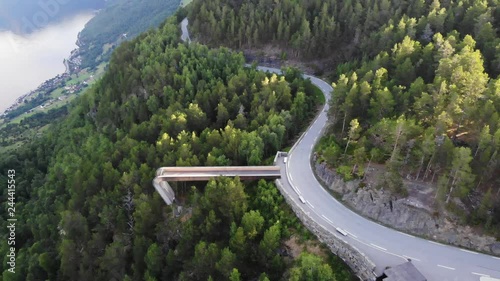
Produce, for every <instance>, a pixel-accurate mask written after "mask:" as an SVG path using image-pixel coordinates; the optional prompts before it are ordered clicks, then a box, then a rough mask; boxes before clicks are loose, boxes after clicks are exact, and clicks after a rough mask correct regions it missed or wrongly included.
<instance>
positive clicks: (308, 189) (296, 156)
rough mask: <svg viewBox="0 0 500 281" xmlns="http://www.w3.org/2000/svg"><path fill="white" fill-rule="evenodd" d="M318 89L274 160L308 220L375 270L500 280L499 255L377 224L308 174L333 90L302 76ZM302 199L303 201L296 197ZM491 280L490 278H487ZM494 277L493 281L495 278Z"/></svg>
mask: <svg viewBox="0 0 500 281" xmlns="http://www.w3.org/2000/svg"><path fill="white" fill-rule="evenodd" d="M187 25H188V22H187V19H185V20H184V21H183V22H182V24H181V28H182V34H183V40H186V39H188V40H189V41H190V39H189V32H188V30H187ZM258 68H259V69H260V70H263V71H269V72H275V73H280V72H281V71H280V70H279V69H275V68H268V67H258ZM305 77H306V78H309V79H311V81H312V82H313V83H314V84H315V85H316V86H317V87H319V88H320V89H321V91H322V92H323V94H324V95H325V97H326V100H327V103H326V105H325V106H324V108H323V109H322V111H321V112H320V114H319V115H318V116H317V118H316V119H315V120H314V121H313V123H312V124H311V125H310V127H309V128H308V129H307V131H306V132H305V133H304V134H303V135H302V136H301V138H300V139H299V141H298V142H297V143H296V144H295V145H294V147H293V148H292V150H291V151H290V153H289V156H288V161H287V163H286V165H285V164H284V163H283V158H280V159H278V164H279V165H280V166H281V167H283V168H285V166H286V170H282V171H285V173H286V177H282V179H281V182H282V185H283V188H285V190H287V192H288V193H289V194H294V195H293V196H292V197H293V199H294V201H295V203H296V204H302V205H301V207H302V208H303V209H304V210H305V211H306V213H308V214H309V217H310V219H312V220H314V221H316V222H317V223H318V224H320V225H323V226H324V227H325V228H327V229H328V230H330V231H331V232H335V231H336V228H337V227H339V228H341V229H343V230H344V231H345V232H346V233H347V234H348V235H347V236H346V237H344V238H345V240H346V241H347V242H348V243H350V244H352V245H354V246H355V247H356V248H357V249H359V250H360V251H362V252H363V253H364V254H365V255H366V256H368V257H369V258H370V259H371V260H372V261H373V262H374V263H375V264H376V266H377V268H376V273H377V274H380V273H382V271H383V269H384V268H385V267H387V266H393V265H397V264H401V263H403V262H405V261H406V260H407V259H411V260H412V263H413V264H414V265H415V266H416V267H417V268H418V269H419V270H420V272H422V274H423V275H424V276H425V277H426V278H427V280H429V281H469V280H481V281H500V258H498V257H493V256H489V255H485V254H481V253H476V252H471V251H468V250H464V249H460V248H456V247H452V246H447V245H443V244H439V243H436V242H433V241H429V240H425V239H421V238H418V237H414V236H411V235H409V234H405V233H402V232H399V231H397V230H394V229H390V228H387V227H384V226H382V225H379V224H377V223H375V222H373V221H370V220H368V219H365V218H363V217H361V216H360V215H358V214H356V213H354V212H352V211H351V210H350V209H348V208H347V207H345V206H344V205H342V204H341V203H339V202H338V201H337V200H335V198H333V197H332V196H331V195H330V194H328V193H327V192H326V191H325V190H324V189H323V187H322V186H321V184H320V183H319V182H318V181H317V180H316V178H315V177H314V174H313V171H312V167H311V165H310V158H311V154H312V151H313V148H314V144H315V143H316V141H317V140H318V138H319V137H320V136H321V134H322V131H323V128H324V127H325V125H326V122H327V117H326V112H327V111H328V100H330V93H331V92H332V91H333V88H332V87H331V86H330V84H328V83H326V82H325V81H323V80H321V79H319V78H317V77H313V76H309V75H305ZM299 195H301V196H302V197H303V198H304V199H305V202H306V203H305V204H304V203H302V202H301V201H300V200H299ZM493 278H495V279H493ZM496 278H498V279H496Z"/></svg>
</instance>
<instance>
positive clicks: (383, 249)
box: [370, 243, 387, 251]
mask: <svg viewBox="0 0 500 281" xmlns="http://www.w3.org/2000/svg"><path fill="white" fill-rule="evenodd" d="M370 245H372V246H373V247H375V248H379V249H380V250H382V251H387V249H386V248H382V247H380V246H378V245H375V244H373V243H370Z"/></svg>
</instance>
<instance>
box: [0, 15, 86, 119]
mask: <svg viewBox="0 0 500 281" xmlns="http://www.w3.org/2000/svg"><path fill="white" fill-rule="evenodd" d="M92 16H93V14H92V13H91V12H85V13H80V14H78V15H76V16H73V17H71V18H70V19H68V20H65V21H62V22H60V23H58V24H55V25H51V26H48V27H46V28H44V29H43V30H41V31H38V32H36V33H33V34H30V35H28V36H19V35H15V34H13V33H11V32H10V31H3V32H0V113H2V112H3V111H4V110H5V109H6V108H8V107H9V106H10V105H11V104H13V103H14V101H15V100H16V99H17V98H18V97H20V96H22V95H24V94H26V93H28V92H29V91H31V90H34V89H36V88H37V87H38V86H39V85H40V84H41V83H43V82H44V81H45V80H47V79H50V78H52V77H54V76H56V75H57V74H61V73H63V72H64V71H65V67H64V64H63V60H64V59H65V58H68V57H69V55H70V53H71V51H72V50H73V49H75V48H76V44H75V42H76V39H77V35H78V32H80V31H81V30H82V29H83V27H84V26H85V24H86V23H87V22H88V21H89V20H90V19H91V18H92Z"/></svg>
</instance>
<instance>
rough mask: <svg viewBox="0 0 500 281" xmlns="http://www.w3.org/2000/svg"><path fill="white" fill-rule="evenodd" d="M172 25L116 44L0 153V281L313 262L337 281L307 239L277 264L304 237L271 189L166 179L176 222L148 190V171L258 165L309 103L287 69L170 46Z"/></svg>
mask: <svg viewBox="0 0 500 281" xmlns="http://www.w3.org/2000/svg"><path fill="white" fill-rule="evenodd" d="M176 20H177V17H173V18H171V19H170V20H168V21H167V22H166V23H164V24H162V25H161V27H160V28H159V29H158V30H154V31H150V32H148V33H146V34H142V35H140V36H139V37H138V38H137V39H136V40H132V41H130V42H125V43H123V44H122V46H121V47H119V48H118V49H117V50H116V52H115V53H114V55H113V57H112V60H111V63H110V66H109V70H108V71H107V73H106V74H105V75H104V77H103V78H102V79H101V80H100V81H99V82H98V83H97V84H96V85H95V86H93V87H92V88H91V89H90V90H89V91H87V92H86V93H85V94H84V95H82V96H81V97H80V98H79V99H78V100H77V101H76V102H75V103H73V104H72V107H71V108H70V113H69V116H68V117H67V118H66V119H64V121H62V122H61V123H58V124H56V125H55V126H54V127H53V128H52V129H49V130H48V131H47V133H46V134H44V135H43V136H42V137H40V138H38V139H36V140H34V141H33V142H31V143H30V144H29V145H27V146H26V147H25V148H22V149H20V150H19V151H17V152H12V153H10V154H9V155H5V157H2V160H0V173H2V174H1V175H0V180H1V181H2V182H7V170H8V169H15V170H16V171H17V172H16V173H17V174H16V175H17V176H16V182H17V189H16V193H15V196H16V218H17V220H18V223H17V236H16V249H18V251H17V268H16V272H17V273H16V274H11V273H9V272H8V271H7V267H8V265H7V264H6V263H3V264H2V265H1V270H2V271H3V279H4V280H40V279H43V280H45V279H50V280H228V279H229V280H256V279H258V280H279V279H281V278H284V279H292V280H303V278H305V276H307V274H308V270H307V269H310V266H309V265H310V264H311V263H314V264H315V266H317V270H316V273H315V276H317V278H319V279H322V280H350V279H351V278H352V276H351V275H350V273H349V271H348V270H347V269H346V268H345V266H344V265H343V264H342V263H341V262H340V261H339V259H338V258H335V257H332V256H329V257H327V258H325V257H324V256H325V251H323V250H321V248H319V247H318V246H317V245H315V242H306V243H303V244H301V243H298V244H297V243H295V244H296V249H293V252H294V253H296V252H300V251H302V248H303V247H304V248H307V249H312V251H314V252H315V253H317V254H319V255H320V256H323V257H318V256H316V255H310V254H307V253H304V254H303V255H301V256H300V257H297V256H295V257H294V258H296V259H297V260H296V261H294V260H293V259H291V258H290V257H288V255H289V253H290V251H289V249H288V248H286V247H285V246H284V241H285V240H288V239H290V238H291V236H292V235H294V236H296V238H297V237H302V238H306V239H307V238H308V237H310V234H308V233H307V232H306V231H305V230H304V229H303V228H302V227H301V225H300V224H299V223H298V220H297V218H295V217H294V216H293V214H292V213H291V211H290V210H289V209H288V207H287V206H286V204H285V203H284V202H283V198H282V197H281V196H280V195H279V192H278V191H277V189H276V187H275V186H274V185H273V184H271V183H266V182H265V181H259V182H258V183H256V182H253V183H249V184H243V183H241V182H240V181H239V180H238V179H227V178H226V179H219V180H217V181H210V182H209V183H208V184H206V186H205V185H200V186H199V188H194V187H193V188H188V187H187V186H186V185H183V184H179V185H178V186H175V187H174V188H175V189H176V192H177V196H178V198H179V200H180V203H181V205H183V206H184V207H186V209H187V210H185V211H182V212H181V213H180V217H176V216H174V214H176V213H177V212H178V210H177V209H176V208H171V207H167V206H165V204H164V202H163V201H162V199H161V198H160V196H159V195H158V194H156V193H155V192H154V188H153V187H152V185H151V180H152V179H153V177H154V172H155V170H156V168H157V167H160V166H174V165H177V166H191V165H255V164H261V163H264V162H266V159H269V158H270V157H272V156H273V155H274V153H275V152H276V150H278V149H280V148H283V147H284V146H285V145H287V144H288V143H289V140H290V139H291V138H292V137H293V136H294V135H295V134H296V133H298V132H299V131H300V130H301V126H303V125H305V124H307V119H308V118H307V117H308V116H310V114H311V113H312V112H314V110H313V109H314V108H315V106H316V105H317V102H318V99H317V96H316V95H315V93H316V89H315V88H314V87H313V86H312V85H311V83H310V82H309V81H305V80H303V79H301V78H300V72H298V71H296V70H293V69H287V70H285V75H284V76H281V77H278V76H276V75H269V76H267V75H266V74H264V73H262V72H258V71H257V70H256V69H254V68H245V67H244V60H243V56H242V55H241V54H237V53H232V52H229V51H228V50H227V49H224V48H222V49H213V50H211V49H209V48H208V47H206V46H203V45H199V44H191V45H189V46H188V45H185V44H182V43H180V42H179V37H180V34H179V25H178V22H177V21H176ZM7 195H8V194H7V191H6V190H4V191H3V195H2V196H3V197H4V198H5V197H7ZM2 202H6V201H2ZM3 204H4V206H3V208H2V209H1V211H0V212H1V214H2V217H3V218H6V216H7V214H6V210H7V208H6V206H5V203H3ZM5 223H6V220H5V219H4V220H2V225H1V227H5ZM1 247H2V248H1V249H2V252H6V250H7V249H6V248H5V247H6V244H5V243H4V244H2V246H1ZM305 266H307V268H304V267H305ZM292 268H294V269H292Z"/></svg>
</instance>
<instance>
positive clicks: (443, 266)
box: [437, 264, 455, 270]
mask: <svg viewBox="0 0 500 281" xmlns="http://www.w3.org/2000/svg"><path fill="white" fill-rule="evenodd" d="M437 266H439V267H442V268H446V269H449V270H455V268H453V267H449V266H445V265H440V264H438V265H437Z"/></svg>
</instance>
